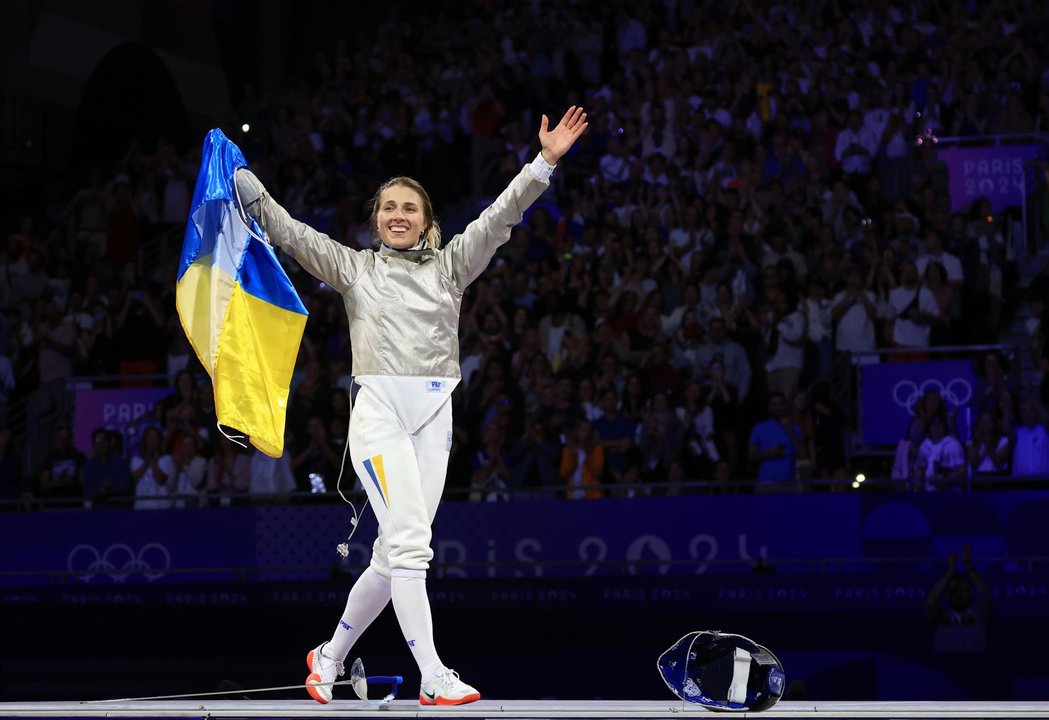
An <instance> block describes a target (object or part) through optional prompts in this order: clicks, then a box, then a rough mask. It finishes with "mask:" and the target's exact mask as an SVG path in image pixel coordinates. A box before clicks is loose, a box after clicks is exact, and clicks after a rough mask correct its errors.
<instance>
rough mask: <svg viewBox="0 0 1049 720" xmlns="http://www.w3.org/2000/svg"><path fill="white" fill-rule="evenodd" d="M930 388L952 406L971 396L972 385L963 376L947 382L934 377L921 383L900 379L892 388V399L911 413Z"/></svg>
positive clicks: (962, 403)
mask: <svg viewBox="0 0 1049 720" xmlns="http://www.w3.org/2000/svg"><path fill="white" fill-rule="evenodd" d="M930 390H935V391H936V392H938V393H939V394H940V397H942V398H943V401H944V402H945V403H947V404H948V405H950V406H952V407H958V406H960V405H964V404H965V403H967V402H969V400H970V399H972V396H973V388H972V385H971V384H970V383H969V381H968V380H965V379H964V378H954V379H953V380H951V381H949V382H947V383H944V382H942V381H940V380H937V379H936V378H929V379H928V380H923V381H922V382H921V383H916V382H914V381H913V380H900V381H899V382H898V383H896V385H895V386H894V387H893V388H892V399H893V402H895V403H896V404H897V405H899V406H900V407H902V408H905V409H906V410H907V412H909V413H910V414H911V415H913V414H914V406H915V405H917V404H918V401H919V400H920V399H921V397H922V396H923V395H924V394H925V393H927V392H929V391H930Z"/></svg>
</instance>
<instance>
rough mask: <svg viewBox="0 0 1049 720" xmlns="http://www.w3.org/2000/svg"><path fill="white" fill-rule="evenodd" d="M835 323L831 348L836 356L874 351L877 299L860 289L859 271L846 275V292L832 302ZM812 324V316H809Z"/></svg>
mask: <svg viewBox="0 0 1049 720" xmlns="http://www.w3.org/2000/svg"><path fill="white" fill-rule="evenodd" d="M831 308H832V309H831V317H832V318H833V319H834V347H835V349H836V350H838V352H850V353H853V352H865V351H868V350H874V349H875V347H876V346H877V342H876V339H875V335H874V319H875V318H876V317H877V315H878V306H877V296H876V295H875V294H874V293H873V292H872V291H870V290H867V289H866V288H864V287H863V278H862V277H861V276H860V271H859V270H856V269H853V270H851V271H849V275H848V278H847V279H846V283H845V289H844V290H842V291H841V292H839V293H838V294H837V295H835V296H834V299H833V300H832V301H831ZM810 321H811V316H810Z"/></svg>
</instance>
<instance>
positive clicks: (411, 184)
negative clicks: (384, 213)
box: [368, 175, 441, 250]
mask: <svg viewBox="0 0 1049 720" xmlns="http://www.w3.org/2000/svg"><path fill="white" fill-rule="evenodd" d="M395 185H403V186H404V187H406V188H408V189H409V190H414V191H415V192H416V193H418V195H419V197H420V198H422V201H423V219H424V220H425V221H426V229H425V230H423V234H422V239H423V247H424V248H427V249H430V250H437V249H438V248H440V247H441V226H440V225H439V224H438V223H437V218H435V217H434V216H433V203H432V202H430V195H429V193H427V192H426V189H425V188H423V186H422V184H420V183H419V181H418V180H413V179H412V178H410V177H405V176H403V175H401V176H398V177H392V178H390V179H389V180H387V181H386V182H384V183H383V184H382V185H380V186H379V189H378V190H377V191H376V192H375V197H374V198H372V214H371V217H370V218H368V225H369V226H370V227H371V229H372V233H373V234H374V235H375V240H374V242H373V243H372V244H373V245H374V246H375V247H378V246H379V245H380V243H381V242H382V241H381V240H380V239H379V205H380V203H381V201H382V194H383V193H384V192H386V191H387V190H389V189H390V188H392V187H394V186H395Z"/></svg>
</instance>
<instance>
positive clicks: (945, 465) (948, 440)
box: [914, 413, 969, 490]
mask: <svg viewBox="0 0 1049 720" xmlns="http://www.w3.org/2000/svg"><path fill="white" fill-rule="evenodd" d="M968 470H969V465H968V462H967V459H966V456H965V449H964V448H962V444H961V443H960V442H958V440H957V438H955V437H954V436H952V435H949V434H947V418H946V417H944V415H943V413H937V414H935V415H933V416H932V417H931V418H929V424H928V425H926V426H925V439H924V440H922V444H921V445H919V446H918V459H917V460H916V461H915V463H914V480H915V489H925V490H936V489H937V488H939V487H942V479H943V478H964V477H965V476H966V475H967V474H968Z"/></svg>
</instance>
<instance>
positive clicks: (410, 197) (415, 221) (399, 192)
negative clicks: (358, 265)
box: [376, 185, 427, 250]
mask: <svg viewBox="0 0 1049 720" xmlns="http://www.w3.org/2000/svg"><path fill="white" fill-rule="evenodd" d="M376 224H377V225H378V231H379V239H380V240H382V242H383V243H385V244H386V245H389V246H390V247H392V248H394V249H395V250H407V249H408V248H411V247H415V245H416V244H418V242H419V238H420V237H422V234H423V231H424V230H425V229H426V225H427V222H426V217H425V214H424V212H423V201H422V198H421V197H419V193H417V192H415V191H414V190H412V189H411V188H410V187H407V186H405V185H394V186H393V187H389V188H386V190H383V193H382V196H381V198H380V199H379V216H378V218H377V219H376Z"/></svg>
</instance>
